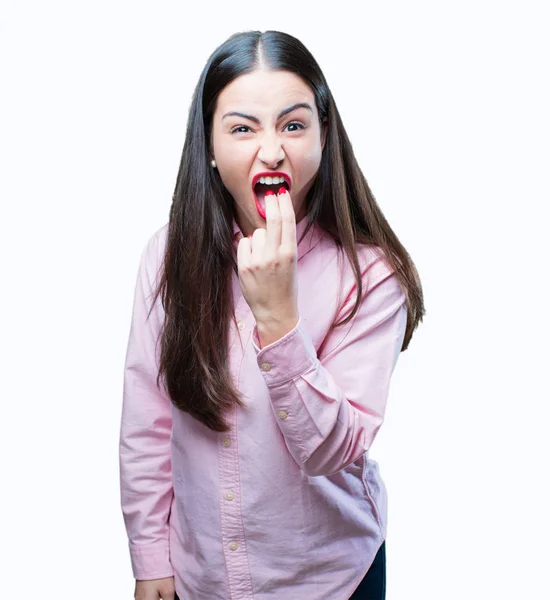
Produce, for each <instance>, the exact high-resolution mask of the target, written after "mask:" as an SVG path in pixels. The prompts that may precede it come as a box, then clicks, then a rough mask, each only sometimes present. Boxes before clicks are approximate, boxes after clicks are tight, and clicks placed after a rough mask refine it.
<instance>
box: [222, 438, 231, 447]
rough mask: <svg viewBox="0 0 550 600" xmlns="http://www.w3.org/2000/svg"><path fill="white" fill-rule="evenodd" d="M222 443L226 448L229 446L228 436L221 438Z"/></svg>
mask: <svg viewBox="0 0 550 600" xmlns="http://www.w3.org/2000/svg"><path fill="white" fill-rule="evenodd" d="M223 445H224V446H225V447H226V448H229V446H231V440H230V439H229V438H225V439H224V440H223Z"/></svg>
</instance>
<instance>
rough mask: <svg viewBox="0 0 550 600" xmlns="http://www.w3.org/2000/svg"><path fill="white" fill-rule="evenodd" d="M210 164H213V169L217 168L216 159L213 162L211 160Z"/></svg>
mask: <svg viewBox="0 0 550 600" xmlns="http://www.w3.org/2000/svg"><path fill="white" fill-rule="evenodd" d="M210 166H211V167H212V168H213V169H215V168H216V161H215V160H213V161H211V162H210Z"/></svg>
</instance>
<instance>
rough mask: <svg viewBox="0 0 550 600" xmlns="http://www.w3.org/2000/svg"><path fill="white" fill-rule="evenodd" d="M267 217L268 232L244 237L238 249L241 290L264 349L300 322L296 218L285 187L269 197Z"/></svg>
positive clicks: (266, 201)
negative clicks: (254, 320)
mask: <svg viewBox="0 0 550 600" xmlns="http://www.w3.org/2000/svg"><path fill="white" fill-rule="evenodd" d="M265 214H266V227H267V229H256V231H254V233H253V234H252V238H251V239H249V238H246V237H243V238H241V240H240V241H239V246H238V250H237V262H238V267H239V280H240V282H241V289H242V292H243V296H244V298H245V300H246V301H247V303H248V305H249V306H250V310H251V311H252V313H253V314H254V317H255V319H256V325H257V328H258V336H259V338H260V341H261V343H262V347H263V346H266V345H268V344H271V343H273V342H275V341H277V340H278V339H280V338H281V337H283V336H284V335H285V334H287V333H288V332H289V331H291V330H292V329H294V327H296V324H297V323H298V319H299V315H298V284H297V278H296V263H297V254H298V251H297V245H296V215H295V213H294V207H293V206H292V200H291V198H290V194H289V193H288V192H287V190H286V189H285V188H281V189H280V190H279V194H278V195H275V194H273V193H269V192H268V193H267V194H266V196H265Z"/></svg>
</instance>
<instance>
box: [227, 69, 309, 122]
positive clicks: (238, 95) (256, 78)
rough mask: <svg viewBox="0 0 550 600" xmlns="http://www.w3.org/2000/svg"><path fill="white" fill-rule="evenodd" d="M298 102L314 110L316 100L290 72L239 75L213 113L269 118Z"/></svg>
mask: <svg viewBox="0 0 550 600" xmlns="http://www.w3.org/2000/svg"><path fill="white" fill-rule="evenodd" d="M297 102H307V103H309V104H310V105H311V107H312V108H313V109H314V110H315V99H314V96H313V92H312V91H311V89H310V88H309V86H308V85H307V84H306V83H305V82H304V80H303V79H301V78H300V77H299V76H298V75H296V74H295V73H291V72H289V71H269V70H263V69H262V70H257V71H252V72H251V73H246V74H245V75H240V76H239V77H237V78H236V79H234V80H233V81H232V82H231V83H230V84H229V85H227V86H226V87H225V88H224V89H223V90H222V91H221V93H220V95H219V96H218V101H217V103H216V112H217V113H222V114H223V113H225V112H227V111H229V110H241V111H244V110H247V112H248V111H252V110H254V111H255V113H254V114H256V113H258V114H259V113H260V112H261V113H263V114H269V113H270V112H271V111H272V110H273V111H278V110H280V109H281V108H285V107H286V106H289V105H291V104H295V103H297Z"/></svg>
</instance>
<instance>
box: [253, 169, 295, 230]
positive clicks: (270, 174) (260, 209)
mask: <svg viewBox="0 0 550 600" xmlns="http://www.w3.org/2000/svg"><path fill="white" fill-rule="evenodd" d="M261 177H271V178H273V177H282V178H283V183H285V184H286V185H287V186H288V191H289V192H290V190H291V189H292V180H291V178H290V175H288V174H287V173H284V172H282V171H264V172H263V173H256V175H254V177H253V178H252V193H253V194H254V201H255V202H256V209H257V210H258V213H259V215H260V216H261V217H262V218H263V219H265V218H266V214H265V204H264V205H262V203H265V195H264V192H263V191H262V188H260V191H259V194H260V198H258V195H257V194H256V189H255V188H256V185H258V183H259V182H260V178H261ZM266 185H275V186H280V185H281V183H279V182H278V183H274V184H266ZM264 189H265V188H264ZM279 189H280V188H279ZM268 191H269V190H268ZM285 191H286V188H285ZM273 193H275V192H273Z"/></svg>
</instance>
